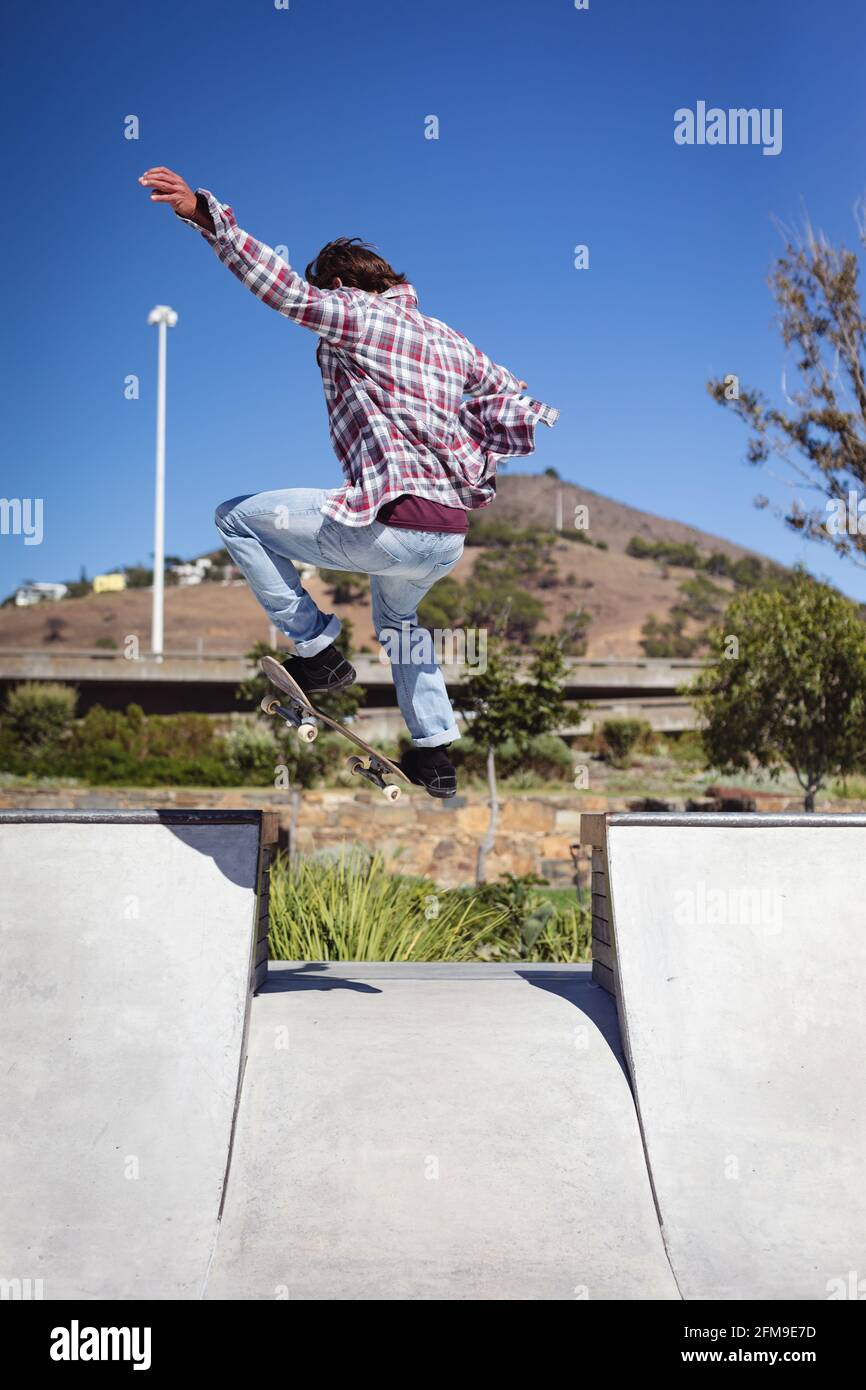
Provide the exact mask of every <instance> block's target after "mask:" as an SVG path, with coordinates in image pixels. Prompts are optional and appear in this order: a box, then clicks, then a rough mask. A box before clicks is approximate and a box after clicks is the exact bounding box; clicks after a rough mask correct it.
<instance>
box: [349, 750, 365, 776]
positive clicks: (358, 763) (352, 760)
mask: <svg viewBox="0 0 866 1390" xmlns="http://www.w3.org/2000/svg"><path fill="white" fill-rule="evenodd" d="M363 766H364V759H363V758H359V757H358V754H357V753H353V754H352V755H351V757H349V758H347V759H346V767H347V768H348V769H349V771H350V772H360V771H361V768H362V767H363Z"/></svg>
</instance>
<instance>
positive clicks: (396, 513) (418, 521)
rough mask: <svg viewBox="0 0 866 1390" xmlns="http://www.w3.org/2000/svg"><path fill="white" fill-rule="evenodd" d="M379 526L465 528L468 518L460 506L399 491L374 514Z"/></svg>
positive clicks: (430, 529) (467, 526) (411, 528)
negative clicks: (397, 494) (449, 505)
mask: <svg viewBox="0 0 866 1390" xmlns="http://www.w3.org/2000/svg"><path fill="white" fill-rule="evenodd" d="M376 520H377V521H381V522H382V525H383V526H402V527H403V528H404V529H405V530H407V531H467V530H468V529H469V521H468V519H467V515H466V512H465V511H464V510H463V508H462V507H445V506H443V504H442V503H441V502H428V500H427V498H426V497H413V496H411V494H410V493H408V492H403V493H401V494H400V496H399V497H395V498H394V500H393V501H392V502H386V503H385V505H384V507H380V509H379V511H378V512H377V514H376Z"/></svg>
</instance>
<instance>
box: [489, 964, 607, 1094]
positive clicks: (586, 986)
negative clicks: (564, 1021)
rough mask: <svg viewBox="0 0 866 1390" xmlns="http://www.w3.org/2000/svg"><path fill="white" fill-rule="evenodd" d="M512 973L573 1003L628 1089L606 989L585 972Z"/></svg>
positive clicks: (520, 971) (524, 971)
mask: <svg viewBox="0 0 866 1390" xmlns="http://www.w3.org/2000/svg"><path fill="white" fill-rule="evenodd" d="M515 974H517V975H519V976H520V978H521V979H522V980H526V982H527V984H530V985H532V986H533V987H534V988H535V989H544V990H547V992H548V994H556V995H558V996H559V998H560V999H565V1000H567V1001H568V1003H569V1004H573V1005H574V1007H575V1008H576V1009H577V1010H578V1012H579V1013H582V1014H584V1015H585V1016H586V1017H587V1018H588V1019H589V1021H590V1022H591V1023H593V1024H595V1027H596V1028H597V1029H598V1031H599V1033H600V1034H601V1036H602V1037H603V1038H604V1040H605V1042H606V1043H607V1045H608V1047H609V1048H610V1050H611V1052H612V1053H613V1055H614V1057H615V1058H616V1060H617V1062H618V1064H619V1068H620V1070H621V1071H622V1073H623V1075H624V1076H625V1079H626V1081H627V1082H628V1084H629V1090H631V1077H630V1076H629V1072H628V1067H627V1065H626V1060H625V1053H624V1052H623V1046H622V1037H621V1035H620V1031H619V1019H618V1017H617V1012H616V1004H615V1002H614V1000H613V999H612V998H611V996H610V995H609V994H608V992H607V990H604V989H602V988H601V986H600V985H597V984H594V983H593V981H592V979H591V978H590V976H589V975H586V974H582V975H570V974H567V973H563V974H561V975H559V974H556V975H554V974H546V973H544V972H543V971H540V970H539V971H537V972H536V971H534V970H519V969H518V970H516V971H515Z"/></svg>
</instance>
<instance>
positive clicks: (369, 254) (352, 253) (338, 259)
mask: <svg viewBox="0 0 866 1390" xmlns="http://www.w3.org/2000/svg"><path fill="white" fill-rule="evenodd" d="M306 275H307V279H308V280H309V282H310V284H311V285H318V287H319V289H322V290H329V289H330V288H331V286H332V284H333V283H334V280H335V279H338V278H339V279H340V280H342V282H343V284H344V285H350V286H352V288H354V289H357V290H368V291H369V292H370V293H371V294H381V293H382V291H383V290H389V289H390V288H391V286H392V285H405V284H406V283H407V282H406V276H405V275H400V274H398V272H397V271H396V270H395V269H394V267H393V266H390V265H389V264H388V262H387V261H386V260H383V259H382V257H381V256H380V255H379V254H378V252H377V251H376V249H375V247H373V246H371V245H370V243H369V242H368V241H362V240H361V238H360V237H357V236H338V237H337V240H336V241H329V242H328V244H327V246H323V247H322V249H321V251H320V252H319V254H318V256H316V258H315V260H313V261H310V264H309V265H308V266H307V271H306Z"/></svg>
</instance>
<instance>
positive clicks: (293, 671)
mask: <svg viewBox="0 0 866 1390" xmlns="http://www.w3.org/2000/svg"><path fill="white" fill-rule="evenodd" d="M283 665H284V666H285V668H286V670H287V671H288V673H289V675H290V676H291V677H292V678H293V679H294V680H296V681H297V682H298V685H299V686H300V687H301V689H302V690H303V691H304V692H305V693H306V694H307V695H314V694H315V693H316V692H317V691H320V690H342V688H343V686H344V685H352V684H353V683H354V682H355V681H356V680H357V679H358V676H357V673H356V671H355V668H354V666H352V665H351V663H350V662H348V661H347V660H346V658H345V657H344V656H343V653H342V652H341V651H338V649H337V648H336V647H335V646H334V644H333V642H332V643H331V645H330V647H325V648H323V650H322V651H320V652H316V655H315V656H289V657H286V659H285V661H284V662H283Z"/></svg>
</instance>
